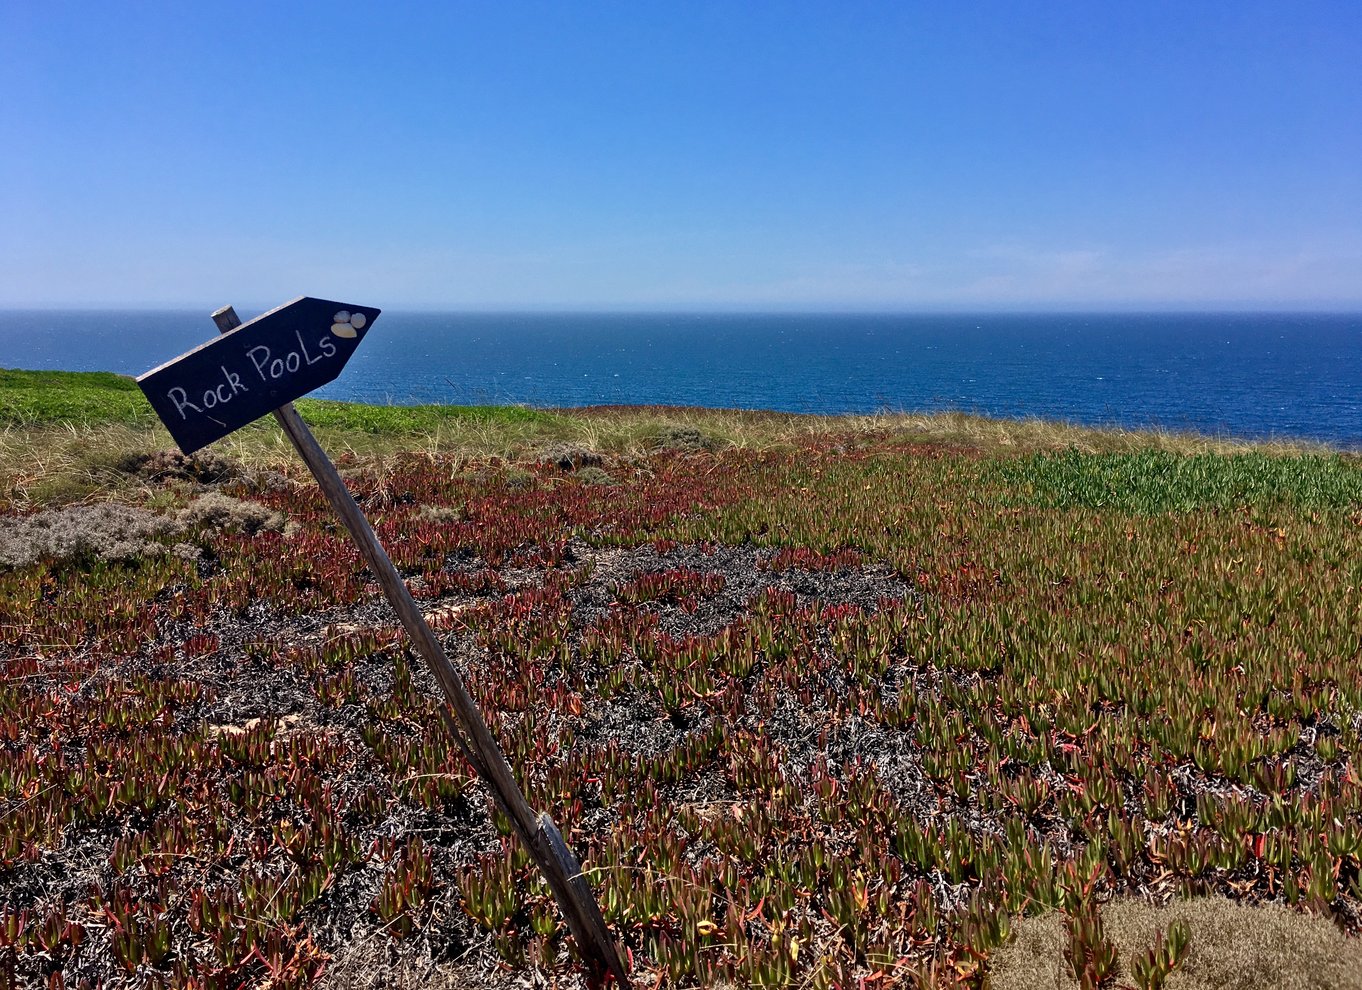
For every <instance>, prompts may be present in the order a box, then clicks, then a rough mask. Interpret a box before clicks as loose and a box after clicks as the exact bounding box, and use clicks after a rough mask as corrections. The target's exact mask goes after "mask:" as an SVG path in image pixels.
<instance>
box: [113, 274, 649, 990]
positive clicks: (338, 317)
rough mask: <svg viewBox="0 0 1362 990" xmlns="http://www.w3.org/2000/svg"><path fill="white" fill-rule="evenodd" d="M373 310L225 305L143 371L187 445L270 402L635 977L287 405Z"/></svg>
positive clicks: (544, 856)
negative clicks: (194, 338)
mask: <svg viewBox="0 0 1362 990" xmlns="http://www.w3.org/2000/svg"><path fill="white" fill-rule="evenodd" d="M378 314H379V311H378V310H377V309H373V308H372V307H367V306H353V305H347V304H343V303H337V302H332V301H328V300H325V299H313V298H310V297H303V298H300V299H295V300H294V301H293V302H290V303H287V304H285V305H283V306H280V307H278V308H277V309H273V310H270V311H269V312H268V313H265V314H264V315H263V316H259V317H257V318H256V319H254V320H251V321H250V322H249V323H245V324H243V323H242V322H241V321H240V320H239V319H238V318H237V315H236V311H235V310H234V309H232V307H230V306H224V307H223V308H222V309H220V310H218V311H217V312H216V313H214V314H213V322H214V323H216V324H217V327H218V330H219V331H221V333H222V334H223V335H222V336H221V337H218V338H217V339H216V340H213V341H211V342H209V343H206V344H204V345H203V346H202V347H199V348H196V349H195V350H192V351H190V352H189V353H188V354H184V355H182V356H180V357H178V358H176V359H175V360H174V361H170V362H167V363H166V364H163V365H161V366H160V367H159V368H155V369H153V370H152V371H149V372H147V373H146V374H145V375H142V376H141V377H140V378H138V379H137V383H138V385H140V386H141V387H142V391H143V392H144V393H146V396H147V399H148V400H149V401H150V402H151V405H152V408H154V409H155V410H156V413H157V415H159V416H160V417H161V421H162V422H164V423H165V425H166V428H167V429H169V430H170V435H171V436H172V437H174V439H175V442H176V443H177V444H178V445H179V447H180V449H181V450H182V451H184V452H185V453H186V454H189V453H193V452H194V451H195V450H198V449H199V448H201V447H203V446H205V445H207V444H209V443H212V442H213V441H214V440H218V439H220V438H222V437H225V436H226V435H227V434H229V433H231V432H232V431H233V430H236V429H239V428H240V427H242V426H245V425H246V424H247V423H250V422H253V421H254V420H256V419H259V418H260V417H261V416H263V415H265V414H266V413H269V412H273V413H274V418H275V419H276V420H278V422H279V425H280V426H281V427H283V429H284V432H285V433H286V434H287V435H288V438H289V439H290V440H291V441H292V442H293V446H294V447H295V448H296V449H297V451H298V453H299V455H300V456H301V457H302V458H303V461H304V462H305V463H306V464H307V466H308V469H309V470H310V471H311V472H312V476H313V477H314V478H316V479H317V484H318V485H319V486H320V487H321V489H322V491H323V493H325V495H326V497H327V500H328V501H330V503H331V507H332V508H333V509H334V510H335V512H336V514H337V515H338V516H339V517H340V520H341V522H342V523H343V524H344V525H345V528H346V529H347V530H348V531H349V533H350V536H351V538H352V539H353V540H354V541H355V544H356V545H357V546H358V547H359V550H360V553H361V554H362V555H363V556H364V560H365V562H366V563H367V564H368V565H369V568H370V569H371V570H372V571H373V572H374V574H375V575H376V576H377V577H378V581H379V584H380V585H381V586H382V588H383V593H384V594H385V595H386V596H387V598H388V601H390V602H391V603H392V606H393V608H394V609H395V610H396V612H397V616H398V618H399V619H400V620H401V622H402V626H403V627H404V628H405V629H406V631H407V635H408V636H409V637H410V638H411V641H412V644H413V646H415V648H416V650H417V652H419V653H420V654H421V656H422V657H423V658H424V659H425V661H426V663H427V665H429V667H430V669H431V671H432V672H433V673H434V675H435V679H436V681H437V682H438V683H439V685H440V690H441V691H442V692H443V693H444V696H445V700H446V701H448V702H449V706H448V707H447V708H442V709H441V710H440V714H441V717H442V718H443V720H444V724H445V728H446V729H447V730H448V732H449V734H450V737H451V738H452V739H453V740H454V742H455V744H456V745H458V747H459V749H460V750H462V751H463V754H464V756H466V757H467V758H468V762H469V763H470V764H472V766H473V768H474V769H475V770H476V771H477V772H478V775H479V776H480V777H481V778H482V779H483V781H484V782H485V783H486V784H487V786H488V787H489V788H490V789H491V791H492V796H493V798H494V799H495V800H496V802H497V804H498V805H499V806H500V807H501V810H502V811H503V812H504V813H505V814H506V816H507V818H509V819H510V821H511V827H512V828H513V830H514V831H515V833H516V836H517V837H518V838H519V840H520V842H521V843H522V844H523V845H524V847H525V849H526V851H527V852H528V853H529V854H530V857H531V858H532V859H533V860H534V861H535V863H536V865H538V867H539V870H540V872H541V873H542V874H543V875H544V879H545V880H546V881H547V882H548V885H549V889H550V890H552V891H553V895H554V899H555V900H557V902H558V907H559V909H560V910H561V911H562V912H563V917H564V918H565V919H566V920H567V923H568V927H569V929H570V930H571V931H572V934H573V936H574V937H575V938H576V939H577V945H578V948H579V949H580V951H581V954H582V957H583V959H585V960H586V962H587V964H588V965H589V966H590V967H591V968H592V970H593V975H594V976H595V977H596V978H597V979H601V978H603V977H604V976H605V975H606V974H609V975H610V976H612V977H613V978H614V979H615V980H616V982H618V983H619V985H620V986H621V987H625V988H628V987H629V986H630V982H629V974H628V971H627V970H626V969H625V966H624V962H623V960H622V958H621V956H620V954H619V950H618V948H617V947H616V945H615V942H614V940H613V939H612V938H611V937H610V933H609V931H608V930H607V929H606V927H605V920H604V918H602V917H601V910H600V907H599V906H598V905H597V904H596V900H595V898H594V897H593V896H592V893H591V889H590V887H588V886H587V883H586V879H585V877H584V876H583V875H582V868H581V866H580V865H579V864H578V862H577V860H576V858H575V857H574V856H573V855H572V852H571V850H570V849H569V848H568V847H567V844H566V843H565V842H564V841H563V838H562V836H561V834H560V833H559V831H558V828H557V827H556V826H555V825H554V823H553V821H552V819H550V818H549V816H548V814H547V813H545V814H541V815H539V816H536V815H535V813H534V811H533V810H532V809H531V808H530V805H529V802H528V801H526V800H525V795H524V794H523V793H522V792H521V790H520V787H519V785H518V784H517V783H516V781H515V777H514V775H513V774H512V772H511V768H510V766H509V765H508V764H507V762H506V757H505V755H503V754H502V752H501V748H500V747H499V746H498V745H497V742H496V740H495V739H494V738H493V736H492V733H491V732H490V731H489V730H488V728H487V723H486V722H484V721H483V718H482V713H481V712H480V711H478V706H477V704H476V703H475V702H474V701H473V698H472V696H470V695H469V693H468V689H467V688H466V687H465V686H464V682H463V678H462V677H460V676H459V672H458V671H457V670H455V669H454V666H453V664H451V663H450V662H449V658H448V657H446V656H445V652H444V649H443V648H442V647H441V646H440V641H439V640H438V639H436V637H435V634H434V633H433V632H432V631H431V628H430V626H429V625H427V624H426V620H425V618H424V616H423V615H422V614H421V610H420V609H418V608H417V607H416V602H415V601H414V600H413V599H412V597H411V592H410V591H409V590H408V588H407V584H406V582H405V581H403V580H402V576H401V575H400V574H399V573H398V572H397V568H396V567H394V566H393V562H392V561H391V560H390V559H389V558H388V554H387V552H386V551H385V550H384V549H383V545H382V544H381V543H379V541H378V537H377V536H375V535H374V531H373V527H371V526H370V525H369V521H368V519H366V518H365V517H364V513H363V512H361V511H360V508H359V506H358V505H356V504H355V500H354V499H353V498H351V496H350V492H349V491H348V490H347V489H346V487H345V483H344V482H343V481H342V480H341V477H340V474H339V472H337V471H336V467H335V465H334V464H332V463H331V459H330V458H328V457H327V456H326V453H325V451H323V450H322V448H321V446H320V445H319V444H318V443H317V439H316V438H315V437H314V436H313V435H312V431H311V430H309V429H308V428H307V425H306V424H305V423H304V422H303V421H302V419H301V418H300V417H299V416H298V414H297V412H295V411H294V409H293V406H292V405H291V403H292V401H293V400H294V399H296V398H299V397H300V396H303V395H306V394H307V393H308V392H310V391H312V390H313V389H315V388H317V387H319V386H321V385H324V384H326V383H327V382H329V381H332V380H333V379H334V378H335V377H336V376H337V375H338V374H340V370H341V368H342V367H344V365H345V362H346V361H348V360H349V359H350V356H351V355H352V354H353V353H354V352H355V348H356V347H357V346H359V342H360V341H361V340H363V339H364V335H365V333H367V332H368V329H369V328H370V327H371V326H372V325H373V322H374V320H375V319H377V318H378Z"/></svg>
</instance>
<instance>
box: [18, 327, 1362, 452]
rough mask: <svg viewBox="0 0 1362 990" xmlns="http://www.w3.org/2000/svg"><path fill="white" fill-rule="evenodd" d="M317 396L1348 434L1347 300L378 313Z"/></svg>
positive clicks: (152, 338)
mask: <svg viewBox="0 0 1362 990" xmlns="http://www.w3.org/2000/svg"><path fill="white" fill-rule="evenodd" d="M240 312H241V316H242V318H243V319H249V318H250V317H251V316H254V315H255V312H253V311H249V310H247V309H246V308H244V307H243V308H241V310H240ZM214 333H215V331H214V329H213V325H212V323H211V321H210V320H209V319H208V314H207V313H206V312H201V313H200V312H170V311H146V312H130V311H72V312H60V311H4V312H0V367H8V368H30V369H65V370H72V371H92V370H101V371H116V372H120V373H123V374H127V375H138V374H141V373H142V372H144V371H147V370H149V369H150V368H153V367H155V366H156V365H159V364H162V363H163V362H165V361H167V360H169V359H170V358H173V357H175V356H177V355H178V354H181V353H183V352H184V351H187V350H189V349H190V348H192V347H195V346H197V345H198V344H200V343H203V342H204V341H207V340H209V339H211V338H212V337H213V336H214ZM316 394H317V395H319V396H322V397H328V398H334V399H352V400H361V401H365V402H379V403H393V404H399V405H400V404H409V403H423V402H438V403H457V404H486V403H525V404H528V405H532V406H540V407H564V406H587V405H599V404H627V405H680V406H709V407H720V408H738V409H775V410H781V411H787V412H802V413H848V412H854V413H869V412H877V411H884V410H888V411H895V412H898V411H939V410H961V411H965V412H973V413H981V414H986V415H990V416H1003V417H1028V416H1040V417H1045V418H1050V419H1059V420H1067V421H1070V422H1075V423H1083V424H1092V425H1099V424H1117V425H1121V426H1126V427H1162V428H1167V429H1173V430H1195V431H1198V432H1202V433H1209V434H1213V435H1218V436H1227V437H1242V438H1249V439H1266V438H1273V437H1290V438H1306V439H1315V440H1323V441H1328V442H1331V443H1335V444H1339V445H1343V446H1346V447H1353V448H1356V447H1362V314H1318V313H1311V314H1282V313H1269V314H1261V313H1258V314H1250V313H1222V314H1206V313H1194V314H1168V313H1160V314H1133V315H1132V314H1068V313H1065V314H1048V315H1047V314H1025V315H1011V314H1009V315H999V314H978V315H961V314H953V315H925V314H923V315H892V314H864V315H859V314H845V315H806V314H769V315H761V314H690V315H688V314H621V313H611V314H580V313H574V314H505V313H502V314H466V313H420V312H401V311H393V312H387V313H384V314H383V315H382V317H380V319H379V320H378V321H377V322H376V324H375V325H374V328H373V330H372V331H371V332H370V333H369V335H368V336H367V338H366V339H365V341H364V346H363V347H362V348H361V349H360V350H359V351H358V352H357V354H356V355H355V357H354V358H353V360H352V361H351V362H350V364H349V365H348V366H347V367H346V369H345V371H344V373H343V374H342V375H341V377H340V378H339V379H338V380H337V381H335V382H333V383H332V384H330V385H328V386H326V387H325V388H324V389H322V390H321V391H319V392H318V393H316Z"/></svg>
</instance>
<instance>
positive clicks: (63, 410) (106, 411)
mask: <svg viewBox="0 0 1362 990" xmlns="http://www.w3.org/2000/svg"><path fill="white" fill-rule="evenodd" d="M297 408H298V410H299V411H300V412H301V413H302V414H303V415H305V416H306V417H307V418H308V421H309V422H311V423H313V424H315V425H317V426H321V427H326V428H332V429H342V430H352V431H355V432H358V433H371V434H403V433H406V434H413V433H430V432H433V431H435V430H438V429H439V428H440V427H441V426H443V425H446V424H448V423H451V422H456V421H473V422H484V423H497V422H500V423H540V424H548V423H552V422H553V421H554V419H555V417H554V416H553V415H552V414H551V413H545V412H540V411H538V410H535V409H527V408H524V407H522V406H444V405H422V406H375V405H364V404H361V403H354V402H334V401H330V400H327V399H301V400H299V402H298V403H297ZM155 422H156V414H155V413H154V412H153V411H152V409H151V406H150V405H149V404H148V403H147V401H146V399H145V398H144V397H143V395H142V391H141V389H139V388H138V387H137V383H136V382H135V381H134V380H133V379H131V378H128V377H125V376H123V375H115V374H112V373H110V372H107V371H92V372H91V371H14V370H8V369H0V425H11V426H44V425H55V424H69V423H78V424H86V425H91V424H98V423H122V424H127V425H139V424H154V423H155Z"/></svg>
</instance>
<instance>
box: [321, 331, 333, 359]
mask: <svg viewBox="0 0 1362 990" xmlns="http://www.w3.org/2000/svg"><path fill="white" fill-rule="evenodd" d="M317 346H318V347H320V348H321V349H322V354H324V355H325V356H326V357H335V356H336V345H335V344H334V343H332V341H331V338H330V337H322V338H320V339H319V340H318V341H317ZM317 360H318V361H320V360H321V358H318V359H317Z"/></svg>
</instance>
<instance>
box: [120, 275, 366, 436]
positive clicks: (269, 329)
mask: <svg viewBox="0 0 1362 990" xmlns="http://www.w3.org/2000/svg"><path fill="white" fill-rule="evenodd" d="M378 314H379V310H377V309H374V308H373V307H372V306H354V305H351V304H349V303H338V302H332V301H331V300H328V299H313V298H312V297H311V296H303V297H302V298H300V299H295V300H293V302H291V303H285V304H284V305H283V306H279V307H278V308H276V309H272V310H270V311H269V312H268V313H265V314H264V315H262V316H257V317H256V318H255V319H253V320H251V321H250V322H249V323H243V324H242V325H241V326H239V327H237V328H236V329H235V330H233V331H232V332H231V333H227V334H223V335H222V336H221V337H218V338H217V339H216V340H212V341H209V342H208V343H206V344H204V345H203V346H202V347H197V348H195V349H194V350H192V351H190V352H189V353H188V354H182V355H180V356H179V357H177V358H176V359H175V360H173V361H168V362H166V363H165V364H163V365H161V366H160V367H159V368H154V369H152V370H151V371H148V372H147V373H146V374H145V375H142V376H141V377H140V378H138V379H137V384H138V385H140V386H141V387H142V391H143V392H144V393H146V396H147V400H148V401H150V402H151V405H152V408H154V409H155V410H156V415H158V416H160V417H161V422H163V423H165V425H166V429H168V430H170V435H171V436H172V437H174V438H175V443H176V444H178V445H179V448H180V449H181V450H182V451H184V452H185V453H186V454H192V453H193V452H194V451H196V450H198V449H199V448H200V447H205V446H207V445H208V444H210V443H212V442H213V441H214V440H220V439H222V438H223V437H225V436H226V435H227V434H229V433H231V432H232V431H233V430H236V429H240V428H241V427H243V426H245V425H246V424H247V423H250V422H253V421H254V420H257V419H259V418H260V417H261V416H264V415H266V414H267V413H269V412H271V411H273V410H275V409H278V408H279V407H280V406H282V405H285V404H286V403H289V402H292V401H293V400H294V399H296V398H298V397H299V396H302V395H306V394H307V393H308V392H311V391H312V390H313V389H316V388H320V387H321V386H323V385H325V384H326V383H327V382H329V381H331V380H332V379H334V378H335V377H336V376H337V375H339V374H340V371H341V369H342V368H343V367H345V362H347V361H349V360H350V355H352V354H354V353H355V348H356V347H358V346H359V342H360V341H361V340H363V339H364V335H365V334H366V333H368V332H369V328H370V327H371V326H373V323H374V320H376V319H378Z"/></svg>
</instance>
